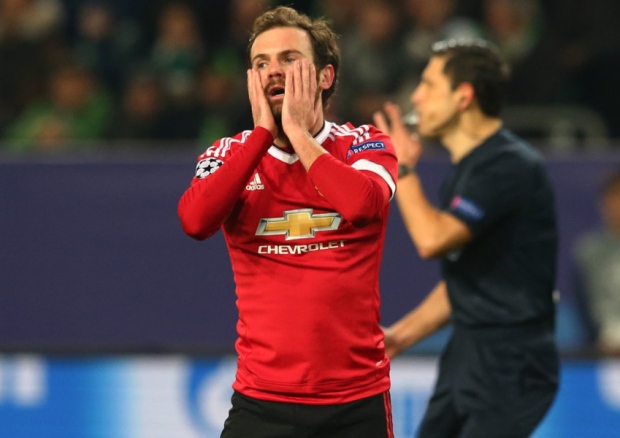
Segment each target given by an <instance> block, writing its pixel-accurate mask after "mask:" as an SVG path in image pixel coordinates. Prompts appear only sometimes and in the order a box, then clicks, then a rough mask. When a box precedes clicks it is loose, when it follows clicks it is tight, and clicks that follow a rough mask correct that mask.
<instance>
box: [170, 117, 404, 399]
mask: <svg viewBox="0 0 620 438" xmlns="http://www.w3.org/2000/svg"><path fill="white" fill-rule="evenodd" d="M259 130H260V128H258V129H255V130H254V131H244V132H243V133H241V134H238V135H237V136H235V137H233V138H225V139H222V140H219V141H218V142H216V143H215V144H214V145H213V146H212V147H210V148H209V149H207V151H206V152H205V153H204V154H202V155H201V156H200V157H199V163H198V166H197V169H196V177H195V178H194V180H193V181H192V187H194V186H198V185H200V184H205V187H206V185H207V184H208V183H210V182H211V183H212V182H213V181H215V180H216V177H218V184H217V186H215V185H213V184H211V185H210V186H209V188H208V189H206V188H204V187H196V189H200V190H201V191H200V194H197V192H196V193H193V194H188V193H187V192H186V195H184V197H187V198H189V199H185V200H184V199H182V200H181V202H180V204H179V211H180V214H185V216H191V215H195V214H197V213H193V210H192V208H193V206H194V205H196V204H197V203H209V202H211V206H212V207H213V205H214V204H213V203H214V202H216V201H215V199H216V198H217V197H220V198H222V199H223V198H226V199H229V198H230V196H233V197H234V198H235V199H234V202H233V203H231V204H230V206H227V207H225V208H228V209H229V210H228V211H218V208H211V209H203V210H201V211H203V213H201V214H203V215H204V217H205V218H208V220H209V221H211V220H212V219H213V217H214V216H218V215H219V216H218V219H217V220H215V221H214V222H213V224H217V222H218V221H220V222H222V223H221V225H222V228H223V231H224V235H225V239H226V243H227V245H228V249H229V253H230V258H231V262H232V268H233V272H234V279H235V283H236V293H237V307H238V310H239V320H238V323H237V333H238V340H237V342H236V350H237V353H238V355H239V358H238V370H237V376H236V381H235V382H234V384H233V388H234V389H235V390H237V391H239V392H240V393H242V394H245V395H247V396H250V397H254V398H258V399H262V400H271V401H281V402H296V403H305V404H334V403H345V402H349V401H353V400H357V399H360V398H363V397H368V396H372V395H376V394H378V393H381V392H383V391H386V390H388V389H389V385H390V383H389V360H388V358H387V357H386V356H385V352H384V345H383V333H382V330H381V328H380V326H379V319H380V316H379V307H380V298H379V269H380V265H381V257H382V251H383V244H384V238H385V228H386V224H387V216H388V210H389V202H388V200H387V199H384V198H382V199H384V201H383V202H382V204H380V206H379V208H377V211H376V213H373V215H372V216H371V217H369V218H368V219H367V220H365V221H364V223H362V224H360V223H355V222H354V221H353V222H351V221H349V220H348V219H347V218H346V217H345V216H344V215H343V214H342V211H340V210H339V209H338V207H337V206H334V205H332V204H331V203H330V202H329V201H328V200H327V195H324V194H323V193H322V191H321V187H318V186H317V185H316V184H315V183H314V182H313V180H312V178H310V176H311V174H312V172H313V171H314V166H315V165H316V162H315V164H313V167H312V168H311V169H310V172H307V171H306V170H305V169H304V167H303V166H302V164H301V162H300V161H299V159H298V157H297V155H295V154H294V153H289V152H286V151H284V150H282V149H280V148H278V147H276V146H275V145H272V144H271V136H270V135H269V134H268V133H267V131H265V130H263V131H264V132H258V131H259ZM315 139H316V140H317V141H318V142H319V143H320V144H321V145H322V146H323V148H325V150H326V151H327V152H328V153H329V155H331V156H332V157H334V158H335V159H336V160H338V161H339V162H341V163H343V164H344V165H346V166H349V167H350V168H352V169H355V173H356V174H357V172H359V171H361V172H362V173H364V174H365V175H372V177H373V178H374V179H375V180H377V177H378V180H379V181H380V182H381V184H385V186H383V188H384V189H385V187H386V186H387V187H388V188H389V196H390V197H391V196H393V194H394V191H395V180H396V171H397V160H396V156H395V153H394V149H393V146H392V143H391V140H390V138H389V137H388V136H386V135H385V134H383V133H382V132H380V131H379V130H377V129H376V128H374V127H373V126H370V125H364V126H360V127H358V128H354V127H353V126H351V125H349V124H347V125H336V124H333V123H329V122H326V123H325V125H324V127H323V129H322V130H321V131H320V132H319V133H318V134H317V135H316V136H315ZM261 142H262V143H263V145H262V146H261V145H260V144H259V143H261ZM266 143H269V144H266ZM260 147H262V148H263V149H262V150H260V151H259V149H260ZM244 149H245V152H241V151H242V150H244ZM248 150H250V151H252V150H254V151H255V152H248ZM256 151H258V152H256ZM264 151H266V152H264ZM238 153H245V154H247V155H248V157H250V156H251V157H255V156H256V155H258V158H256V160H257V164H256V165H254V164H253V163H252V165H251V167H252V168H251V169H250V171H249V173H248V171H247V169H248V168H247V162H248V161H251V160H249V158H248V159H245V158H244V160H243V163H246V164H245V168H244V166H243V165H240V164H239V163H240V162H241V160H237V162H234V161H233V158H232V157H234V156H235V155H236V154H238ZM253 159H254V158H253ZM229 160H230V166H229V165H228V162H229ZM317 161H318V160H317ZM317 167H318V166H317ZM244 169H245V170H244ZM244 171H245V172H246V173H245V175H244V179H245V181H244V183H243V184H241V185H240V186H239V184H238V183H235V178H238V176H239V174H243V172H244ZM347 171H350V170H347ZM317 172H318V170H317ZM358 175H359V174H358ZM364 178H366V179H368V178H367V177H366V176H364ZM209 180H211V181H209ZM334 181H336V182H337V184H339V185H342V190H345V186H346V190H349V191H352V192H354V191H355V190H356V189H357V188H356V187H350V186H347V184H350V182H349V181H348V180H347V179H346V178H345V177H342V178H339V177H338V175H336V176H335V178H334ZM228 184H230V186H229V185H228ZM235 184H236V186H239V187H238V188H236V189H235V188H234V187H236V186H235ZM229 187H232V189H231V193H226V191H227V190H229ZM335 188H336V189H338V187H335ZM333 189H334V187H331V185H330V190H333ZM189 190H191V189H188V191H189ZM235 190H241V193H240V194H239V195H238V196H237V193H236V192H235ZM214 191H218V194H214ZM222 192H223V193H224V195H222ZM386 193H388V192H387V190H386ZM211 196H213V198H211ZM340 202H341V201H340ZM218 205H219V204H218ZM342 210H346V209H344V208H343V209H342ZM212 232H213V230H210V231H208V232H207V231H205V232H202V231H201V232H200V233H196V234H197V235H199V237H198V238H204V237H208V235H210V234H212Z"/></svg>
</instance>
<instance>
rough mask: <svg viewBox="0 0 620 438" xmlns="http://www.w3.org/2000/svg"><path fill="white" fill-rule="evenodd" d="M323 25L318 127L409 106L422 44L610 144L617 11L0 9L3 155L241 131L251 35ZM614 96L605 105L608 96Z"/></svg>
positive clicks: (162, 6) (248, 2)
mask: <svg viewBox="0 0 620 438" xmlns="http://www.w3.org/2000/svg"><path fill="white" fill-rule="evenodd" d="M275 4H287V5H292V6H294V7H295V8H297V9H299V10H301V11H304V12H306V13H308V14H310V15H312V16H324V17H326V18H328V19H329V20H330V21H332V23H333V25H334V28H335V29H336V30H337V31H338V33H339V35H340V47H341V50H342V53H343V63H342V77H346V78H347V80H346V81H342V82H341V83H340V84H339V88H338V90H337V93H336V95H335V100H334V104H333V105H332V106H331V108H330V109H329V114H328V118H330V119H331V120H334V121H338V122H343V121H351V122H352V123H354V124H359V123H368V122H371V120H372V116H371V115H372V114H373V112H374V111H376V110H377V109H380V108H381V107H382V105H383V102H384V101H385V100H386V99H390V100H393V101H395V102H398V103H401V104H402V105H406V103H407V98H408V96H409V95H410V93H411V90H412V89H413V88H414V86H415V84H416V83H417V81H418V76H419V74H420V72H421V71H422V69H423V67H424V62H425V61H424V60H425V59H427V56H428V53H429V50H430V44H431V43H432V42H434V41H436V40H439V39H444V38H455V37H456V38H458V37H471V36H476V37H484V38H486V39H489V40H490V41H493V42H494V43H495V44H496V45H497V46H498V47H499V48H500V49H501V51H502V52H503V53H504V55H505V56H506V58H507V59H508V60H509V61H510V63H511V65H512V68H513V79H512V86H511V92H510V96H509V101H508V103H509V104H510V105H542V106H554V105H573V106H579V107H584V108H588V109H590V110H592V111H594V112H595V113H596V114H598V115H600V118H601V120H603V122H604V125H605V127H606V130H607V132H608V133H609V136H610V137H613V138H618V137H620V113H619V112H618V111H615V99H616V98H617V96H618V95H620V93H619V91H620V86H619V85H618V80H617V78H618V77H620V33H618V32H617V31H616V28H615V26H616V24H615V23H616V22H617V21H618V19H619V18H620V3H618V2H617V1H616V0H590V1H588V2H587V3H584V2H581V1H579V0H467V1H465V0H432V1H431V0H400V1H397V0H303V1H292V0H289V1H277V0H231V1H227V0H210V1H200V0H185V1H181V0H173V1H165V0H86V1H83V0H0V151H13V152H23V151H33V150H38V151H40V150H51V151H54V150H72V149H85V148H91V147H98V148H100V147H102V145H103V147H119V145H132V146H135V145H144V146H147V147H149V148H157V147H160V148H168V149H169V148H171V147H174V146H175V145H187V144H188V143H191V144H196V143H199V144H201V145H204V144H205V143H210V142H211V141H213V140H214V139H217V138H219V137H222V136H224V135H229V134H230V133H234V132H238V131H239V130H240V129H242V128H244V127H247V126H248V125H250V121H251V114H250V107H249V104H248V100H247V91H246V84H245V77H246V75H245V70H246V68H247V61H246V46H247V39H248V32H249V28H250V25H251V23H252V22H253V20H254V18H255V17H256V16H257V15H259V14H260V12H261V11H263V10H265V9H267V8H268V7H269V6H271V5H275ZM614 90H615V92H614Z"/></svg>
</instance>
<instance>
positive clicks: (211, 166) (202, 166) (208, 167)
mask: <svg viewBox="0 0 620 438" xmlns="http://www.w3.org/2000/svg"><path fill="white" fill-rule="evenodd" d="M222 164H224V162H223V161H221V160H218V159H217V158H207V159H205V160H202V161H200V162H199V163H198V164H197V165H196V178H206V177H207V176H209V175H211V174H212V173H213V172H215V171H216V170H217V169H219V168H220V167H221V166H222Z"/></svg>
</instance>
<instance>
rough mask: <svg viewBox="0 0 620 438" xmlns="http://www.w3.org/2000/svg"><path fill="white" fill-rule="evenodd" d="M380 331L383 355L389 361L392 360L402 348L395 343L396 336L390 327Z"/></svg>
mask: <svg viewBox="0 0 620 438" xmlns="http://www.w3.org/2000/svg"><path fill="white" fill-rule="evenodd" d="M381 329H382V330H383V335H384V339H383V343H384V344H385V354H386V356H387V357H388V358H389V359H393V358H395V357H396V356H398V355H399V354H400V353H401V351H402V348H401V347H400V346H399V344H398V342H397V341H396V336H395V335H394V332H393V330H392V329H391V328H390V327H381Z"/></svg>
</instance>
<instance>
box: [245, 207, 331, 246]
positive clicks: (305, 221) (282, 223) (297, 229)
mask: <svg viewBox="0 0 620 438" xmlns="http://www.w3.org/2000/svg"><path fill="white" fill-rule="evenodd" d="M341 219H342V217H341V216H340V215H339V214H338V213H321V214H313V213H312V209H311V208H304V209H301V210H288V211H285V212H284V217H279V218H270V219H261V220H260V222H259V224H258V229H257V230H256V235H257V236H275V235H279V234H284V235H285V236H286V237H285V238H286V240H294V239H308V238H311V237H314V234H315V233H316V232H317V231H330V230H337V229H338V227H339V226H340V220H341Z"/></svg>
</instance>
